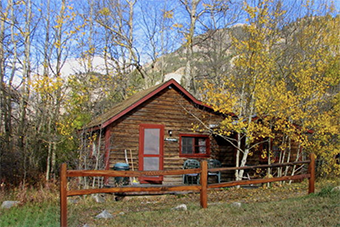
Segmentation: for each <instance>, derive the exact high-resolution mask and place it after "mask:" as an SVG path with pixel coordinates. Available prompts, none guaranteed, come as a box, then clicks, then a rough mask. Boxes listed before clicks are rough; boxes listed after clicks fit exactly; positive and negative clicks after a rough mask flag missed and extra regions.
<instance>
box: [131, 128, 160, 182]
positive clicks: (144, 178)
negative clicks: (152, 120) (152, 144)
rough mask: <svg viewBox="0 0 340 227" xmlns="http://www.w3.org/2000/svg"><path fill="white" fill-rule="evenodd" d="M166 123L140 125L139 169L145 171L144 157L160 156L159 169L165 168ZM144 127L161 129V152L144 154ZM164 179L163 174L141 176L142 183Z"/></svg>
mask: <svg viewBox="0 0 340 227" xmlns="http://www.w3.org/2000/svg"><path fill="white" fill-rule="evenodd" d="M164 128H165V127H164V125H160V124H140V125H139V152H138V159H139V165H138V170H140V171H143V170H144V169H143V167H144V159H143V158H144V157H159V170H163V167H164ZM144 129H159V154H157V155H154V154H146V155H145V154H144ZM162 181H163V176H157V177H148V176H141V177H139V182H140V183H144V184H145V183H154V184H161V183H162Z"/></svg>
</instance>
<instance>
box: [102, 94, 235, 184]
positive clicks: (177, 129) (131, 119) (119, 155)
mask: <svg viewBox="0 0 340 227" xmlns="http://www.w3.org/2000/svg"><path fill="white" fill-rule="evenodd" d="M189 112H190V113H191V114H194V115H195V116H196V117H198V118H199V119H204V121H205V122H206V123H207V124H216V123H218V122H219V121H220V120H221V119H222V118H221V116H219V115H216V114H213V113H209V112H208V111H206V110H201V109H198V108H197V107H194V105H193V104H192V103H191V102H189V101H188V100H187V99H185V98H184V97H183V96H182V95H181V94H180V93H179V91H177V90H176V89H174V88H172V89H165V90H164V91H163V92H160V93H159V94H158V95H156V96H155V97H153V98H151V99H149V100H148V101H147V102H146V103H144V104H142V105H140V106H139V107H138V108H136V109H135V110H133V111H132V112H130V113H128V114H126V115H125V116H124V117H122V118H121V119H120V120H118V121H116V122H114V124H112V125H111V126H110V127H109V129H108V130H110V157H109V158H110V159H109V161H110V168H113V167H114V164H115V163H117V162H126V159H127V160H128V163H129V165H130V169H132V166H133V167H134V170H137V169H138V164H139V160H138V154H139V125H140V124H161V125H164V137H165V138H169V137H170V136H169V135H168V131H169V130H172V132H173V135H172V136H171V138H176V139H179V135H180V134H188V133H189V134H191V133H194V134H205V135H207V134H208V132H207V131H203V132H193V125H196V124H198V121H197V119H196V118H195V117H193V116H192V115H191V114H190V113H189ZM165 138H164V139H165ZM210 143H211V144H210V145H211V157H212V158H216V159H219V160H220V161H221V162H223V163H224V164H228V165H232V164H231V163H229V162H230V161H232V158H231V157H228V152H229V151H230V149H228V148H227V147H228V145H227V144H221V143H220V144H219V143H218V141H217V140H215V139H214V138H211V141H210ZM221 153H223V154H221ZM131 156H132V159H131ZM185 160H186V158H182V157H179V141H176V142H173V141H164V170H172V169H181V168H182V166H183V163H184V161H185ZM181 182H182V176H165V177H164V181H163V184H178V183H181Z"/></svg>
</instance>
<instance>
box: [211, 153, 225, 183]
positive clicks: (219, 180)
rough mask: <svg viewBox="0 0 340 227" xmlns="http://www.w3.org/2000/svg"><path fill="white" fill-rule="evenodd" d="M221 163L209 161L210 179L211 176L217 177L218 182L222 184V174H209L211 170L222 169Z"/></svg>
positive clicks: (214, 160)
mask: <svg viewBox="0 0 340 227" xmlns="http://www.w3.org/2000/svg"><path fill="white" fill-rule="evenodd" d="M221 166H222V165H221V162H220V161H218V160H217V159H209V160H208V177H210V176H217V182H218V183H221V172H220V171H218V172H209V169H214V168H220V167H221Z"/></svg>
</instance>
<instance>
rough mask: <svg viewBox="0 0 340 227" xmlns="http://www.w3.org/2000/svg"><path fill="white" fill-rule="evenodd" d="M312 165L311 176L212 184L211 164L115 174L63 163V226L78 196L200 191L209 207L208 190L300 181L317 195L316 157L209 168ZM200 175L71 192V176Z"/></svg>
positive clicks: (203, 162)
mask: <svg viewBox="0 0 340 227" xmlns="http://www.w3.org/2000/svg"><path fill="white" fill-rule="evenodd" d="M303 164H309V168H308V173H307V174H300V175H294V176H283V177H274V178H267V179H253V180H242V181H230V182H222V183H218V184H208V164H207V161H202V162H201V168H200V169H181V170H160V171H113V170H67V166H66V164H65V163H64V164H62V166H61V170H60V226H62V227H64V226H67V196H75V195H88V194H96V193H126V192H179V191H196V192H200V204H201V207H202V208H207V207H208V196H207V191H208V189H209V188H224V187H232V186H237V185H249V184H263V183H268V182H275V181H287V180H299V179H304V178H309V188H308V193H314V190H315V187H314V182H315V156H314V155H313V154H311V155H310V160H308V161H300V162H289V163H281V164H271V165H259V166H244V167H228V168H214V169H209V172H218V171H221V172H222V171H227V170H241V169H243V170H246V169H256V168H275V167H284V166H295V165H303ZM192 173H198V174H200V185H178V186H175V185H172V186H170V185H169V186H165V185H159V186H150V187H149V186H147V187H139V186H124V187H113V188H94V189H82V190H68V189H67V178H68V177H89V176H92V177H94V176H97V177H98V176H99V177H140V176H160V175H163V176H164V175H184V174H192Z"/></svg>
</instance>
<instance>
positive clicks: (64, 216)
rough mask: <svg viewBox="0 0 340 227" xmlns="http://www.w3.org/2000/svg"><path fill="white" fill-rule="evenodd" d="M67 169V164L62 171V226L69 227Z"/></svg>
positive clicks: (62, 166)
mask: <svg viewBox="0 0 340 227" xmlns="http://www.w3.org/2000/svg"><path fill="white" fill-rule="evenodd" d="M66 174H67V167H66V163H63V164H62V165H61V169H60V226H61V227H67V175H66Z"/></svg>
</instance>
